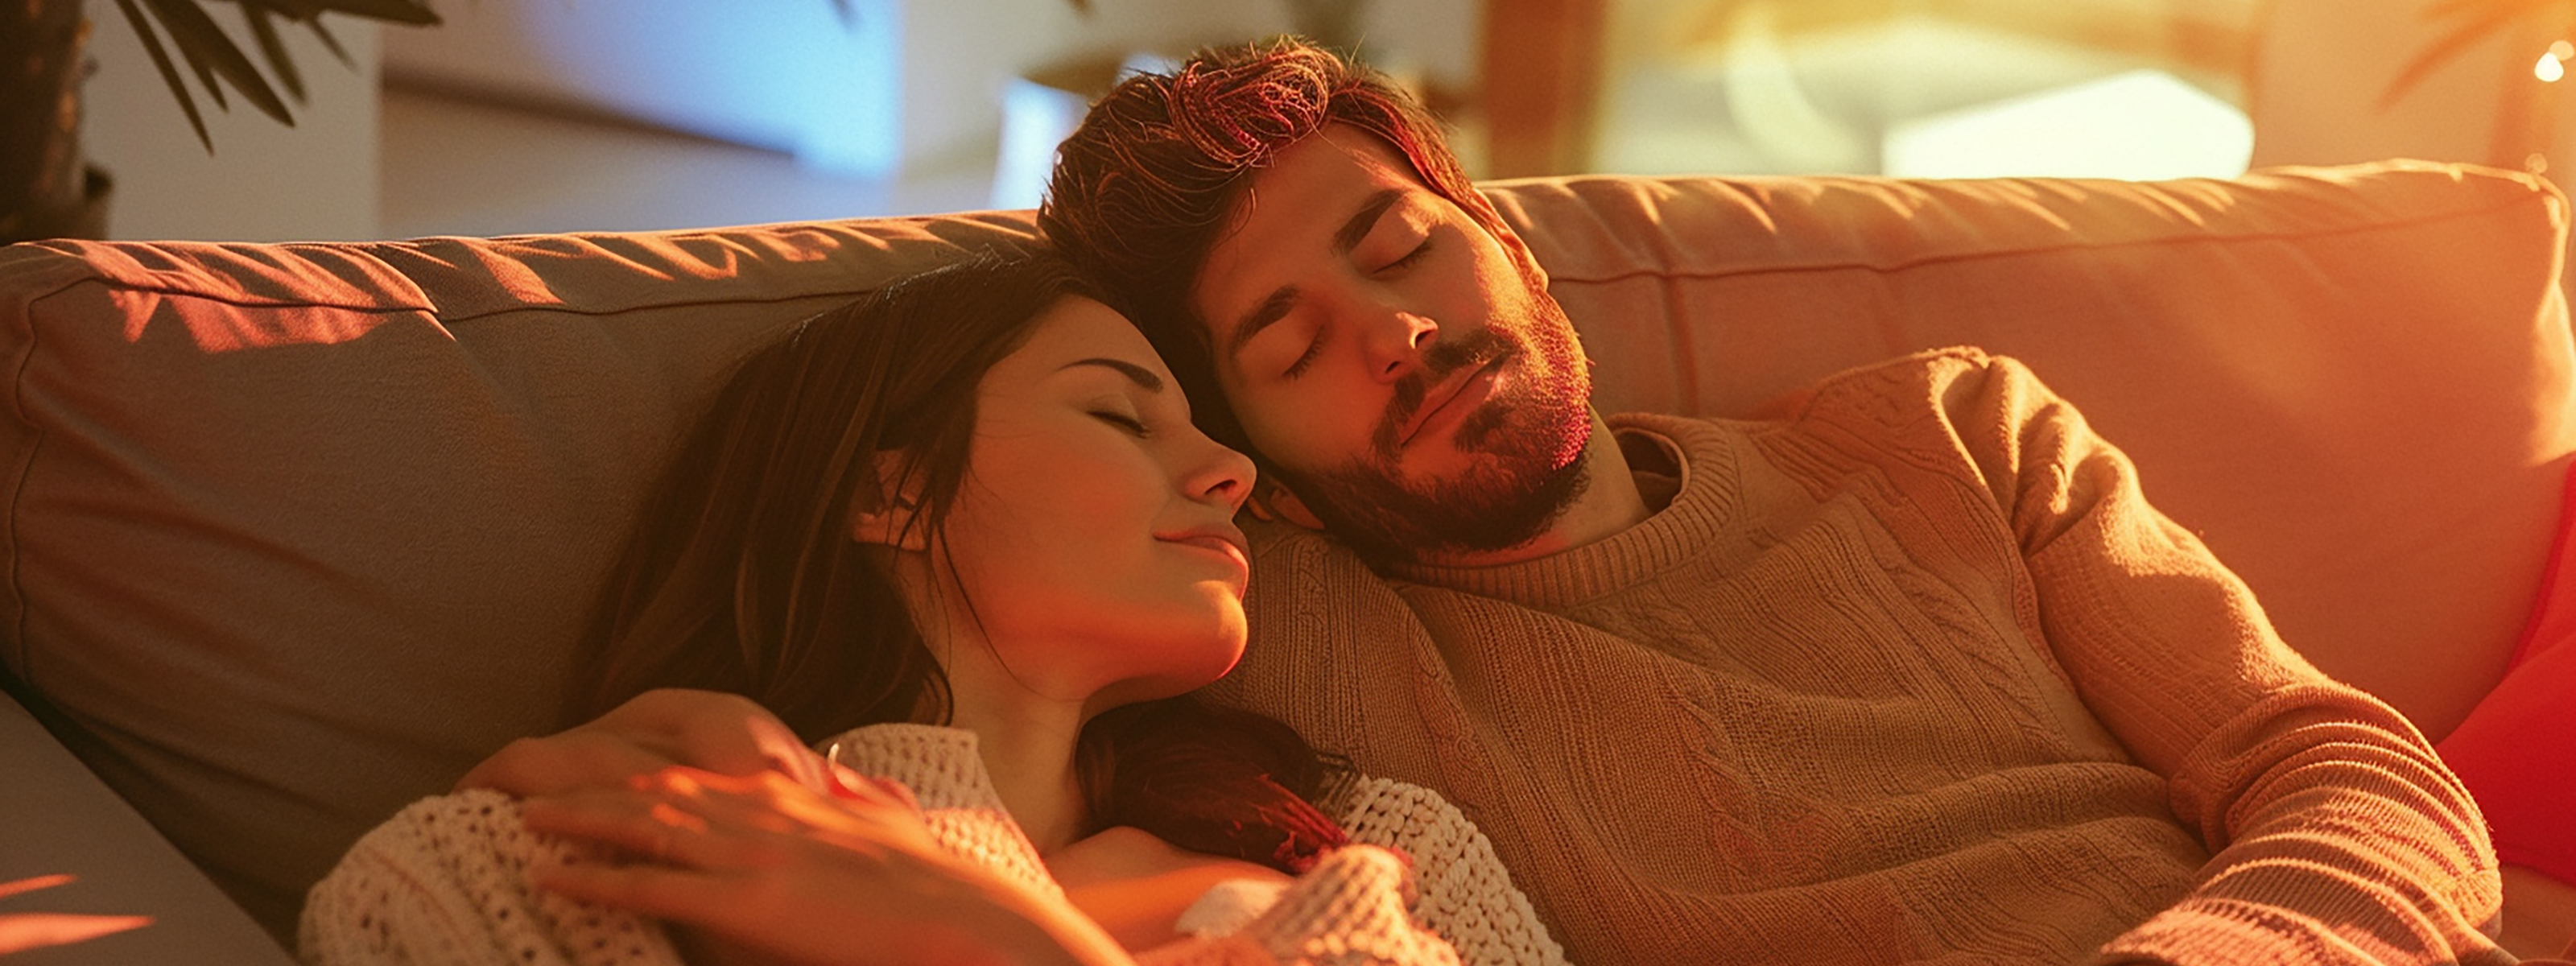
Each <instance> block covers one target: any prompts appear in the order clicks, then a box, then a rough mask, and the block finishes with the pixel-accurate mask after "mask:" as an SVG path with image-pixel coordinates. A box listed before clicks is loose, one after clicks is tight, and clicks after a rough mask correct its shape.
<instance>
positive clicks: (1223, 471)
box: [1189, 439, 1258, 511]
mask: <svg viewBox="0 0 2576 966" xmlns="http://www.w3.org/2000/svg"><path fill="white" fill-rule="evenodd" d="M1207 445H1208V455H1207V457H1206V458H1205V459H1204V460H1203V461H1202V462H1201V465H1200V469H1199V471H1198V472H1197V473H1196V474H1193V475H1194V477H1195V478H1194V479H1192V480H1191V481H1190V482H1189V488H1190V492H1191V493H1192V494H1194V495H1195V496H1196V497H1197V498H1198V499H1201V500H1205V501H1208V502H1212V503H1213V502H1222V503H1224V504H1225V507H1226V509H1227V510H1229V511H1232V510H1241V509H1243V501H1245V500H1248V499H1251V498H1252V480H1253V477H1254V476H1255V475H1256V473H1257V472H1258V471H1257V470H1255V469H1253V466H1252V457H1249V456H1245V455H1243V454H1242V453H1239V452H1236V451H1235V450H1234V449H1233V448H1232V447H1229V446H1226V445H1224V444H1222V443H1219V442H1217V441H1215V440H1213V439H1211V440H1208V441H1207Z"/></svg>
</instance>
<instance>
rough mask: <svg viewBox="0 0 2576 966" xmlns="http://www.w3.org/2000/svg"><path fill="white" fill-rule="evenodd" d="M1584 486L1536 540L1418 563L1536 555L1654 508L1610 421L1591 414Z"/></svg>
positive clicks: (1627, 523) (1592, 539)
mask: <svg viewBox="0 0 2576 966" xmlns="http://www.w3.org/2000/svg"><path fill="white" fill-rule="evenodd" d="M1577 459H1580V460H1582V461H1583V474H1584V485H1583V489H1582V491H1581V492H1580V493H1578V494H1577V495H1576V496H1575V498H1574V504H1573V505H1572V506H1568V507H1566V508H1565V512H1564V513H1563V514H1562V515H1559V516H1558V517H1557V518H1556V522H1555V523H1551V524H1549V525H1548V528H1547V531H1546V532H1544V533H1541V534H1539V535H1538V537H1537V538H1536V539H1533V540H1531V541H1530V542H1528V543H1524V544H1521V545H1519V546H1515V547H1506V548H1504V549H1501V550H1488V551H1479V552H1473V553H1449V554H1438V555H1426V556H1425V557H1424V558H1423V559H1422V561H1421V562H1422V563H1426V564H1431V565H1433V566H1439V567H1494V566H1500V565H1503V564H1514V563H1520V562H1523V561H1527V560H1536V559H1538V558H1540V557H1546V556H1552V555H1555V554H1560V553H1564V552H1565V551H1568V550H1572V549H1574V548H1576V547H1580V546H1584V545H1586V544H1591V543H1596V542H1599V541H1602V540H1607V539H1609V538H1610V537H1613V536H1616V535H1618V534H1620V533H1622V532H1624V531H1626V530H1627V529H1628V528H1629V527H1633V526H1636V525H1637V524H1640V523H1644V522H1646V518H1647V517H1650V516H1653V515H1654V509H1653V508H1652V507H1649V506H1647V505H1646V498H1645V496H1644V495H1643V494H1642V493H1640V492H1639V491H1638V489H1637V477H1636V474H1635V473H1633V472H1631V471H1630V470H1629V469H1628V458H1627V456H1626V455H1624V454H1622V453H1621V452H1620V451H1619V441H1618V439H1617V438H1616V437H1614V436H1612V435H1611V433H1610V424H1609V423H1607V422H1605V421H1603V420H1602V418H1601V413H1600V412H1599V411H1597V410H1595V411H1593V413H1592V438H1591V439H1590V440H1589V441H1587V442H1585V443H1584V444H1583V455H1582V456H1580V457H1577Z"/></svg>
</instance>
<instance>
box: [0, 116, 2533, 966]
mask: <svg viewBox="0 0 2576 966" xmlns="http://www.w3.org/2000/svg"><path fill="white" fill-rule="evenodd" d="M1493 194H1494V195H1495V196H1496V198H1497V201H1498V202H1499V203H1500V205H1501V208H1502V210H1503V211H1504V212H1505V214H1506V216H1507V217H1510V218H1512V219H1514V221H1515V223H1516V224H1518V225H1520V226H1522V229H1523V233H1524V234H1525V235H1526V236H1527V237H1528V238H1529V240H1530V242H1531V244H1532V246H1533V248H1534V249H1535V250H1536V251H1538V253H1539V257H1540V259H1541V261H1542V263H1543V264H1545V265H1546V266H1547V267H1548V268H1549V270H1550V271H1551V273H1552V275H1553V278H1554V285H1553V288H1554V290H1555V291H1556V292H1557V294H1558V296H1559V297H1560V298H1561V299H1562V300H1563V301H1564V302H1565V303H1566V305H1567V308H1568V311H1569V312H1570V313H1571V314H1572V315H1573V317H1574V319H1575V320H1576V322H1577V324H1578V326H1580V327H1581V328H1582V329H1583V331H1584V335H1585V339H1586V343H1587V345H1588V346H1589V348H1590V349H1591V351H1592V353H1593V355H1594V356H1595V358H1596V359H1597V360H1598V361H1599V363H1600V367H1601V368H1600V374H1599V379H1598V384H1599V386H1600V393H1601V398H1600V402H1601V404H1602V408H1604V409H1607V410H1620V409H1632V408H1640V409H1660V410H1669V411H1676V412H1686V413H1706V414H1744V413H1749V412H1753V411H1756V410H1758V409H1760V408H1761V407H1762V406H1763V405H1764V404H1765V403H1766V401H1769V400H1773V399H1775V398H1777V397H1778V396H1780V395H1781V394H1783V393H1786V392H1789V391H1791V390H1793V389H1794V388H1795V387H1797V386H1799V385H1801V384H1803V383H1805V382H1807V381H1810V380H1812V379H1813V378H1814V377H1816V376H1820V375H1823V374H1826V373H1828V372H1831V371H1833V370H1836V369H1840V368H1843V367H1846V366H1849V365H1855V364H1859V363H1863V362H1867V361H1870V360H1873V359H1876V358H1880V357H1883V356H1886V355H1890V354H1894V353H1897V352H1902V351H1906V350H1910V349H1915V348H1922V347H1928V346H1935V345H1945V344H1954V343H1976V344H1983V345H1986V346H1988V347H1990V348H1993V349H1995V350H1996V351H2000V352H2007V353H2012V354H2016V355H2020V356H2023V357H2024V358H2026V359H2028V360H2030V361H2031V362H2032V363H2033V365H2034V366H2035V367H2036V368H2037V370H2038V371H2039V372H2040V373H2041V375H2042V376H2043V377H2045V378H2047V379H2049V380H2050V381H2051V382H2052V383H2053V384H2055V385H2056V386H2057V387H2058V388H2059V389H2060V390H2061V391H2063V392H2065V393H2067V394H2068V395H2070V396H2072V397H2073V398H2075V399H2076V400H2077V401H2078V402H2079V403H2080V404H2081V405H2083V406H2084V407H2085V408H2086V410H2087V411H2088V412H2090V413H2092V414H2093V416H2094V417H2095V419H2096V422H2097V423H2098V424H2099V425H2100V426H2101V427H2102V428H2103V429H2104V430H2105V432H2106V433H2108V434H2109V435H2110V436H2111V437H2112V438H2113V439H2115V440H2117V441H2120V442H2121V443H2122V444H2123V445H2124V446H2125V447H2126V448H2127V449H2128V450H2129V451H2130V452H2132V453H2133V454H2134V455H2135V456H2136V457H2137V458H2138V460H2139V462H2140V464H2141V465H2142V466H2143V467H2145V470H2146V473H2147V480H2148V491H2149V493H2150V494H2151V495H2152V496H2153V497H2154V498H2155V499H2156V500H2158V502H2159V503H2160V504H2163V505H2164V506H2166V507H2167V508H2168V510H2169V511H2170V512H2172V513H2173V514H2174V515H2175V516H2176V517H2177V518H2179V519H2181V520H2183V521H2184V522H2185V523H2186V524H2187V525H2189V526H2191V527H2193V528H2194V529H2196V530H2199V531H2201V532H2202V533H2203V534H2204V535H2205V536H2206V537H2207V539H2208V540H2209V542H2210V543H2211V544H2212V545H2213V546H2215V547H2217V548H2218V549H2219V551H2220V552H2221V553H2222V554H2223V555H2226V556H2227V558H2228V559H2229V560H2230V561H2231V562H2233V563H2235V564H2237V565H2238V566H2239V568H2240V569H2241V570H2243V571H2244V572H2245V573H2246V574H2247V576H2248V578H2249V579H2250V580H2251V581H2252V582H2253V583H2254V585H2255V587H2256V588H2257V590H2258V591H2259V592H2260V593H2261V594H2262V595H2263V597H2264V599H2265V601H2266V602H2267V604H2268V606H2270V607H2271V608H2272V609H2273V610H2274V612H2275V614H2276V615H2277V616H2278V618H2279V620H2280V623H2281V624H2282V626H2283V628H2284V630H2285V631H2286V632H2287V633H2289V634H2290V639H2291V640H2292V641H2293V642H2296V643H2300V644H2302V645H2303V646H2309V647H2310V649H2311V653H2312V654H2315V655H2317V657H2318V661H2319V663H2320V664H2322V665H2325V666H2327V667H2328V668H2329V670H2339V669H2338V663H2339V662H2341V663H2343V664H2344V665H2346V666H2347V667H2346V669H2342V670H2341V673H2346V674H2347V676H2349V677H2353V678H2354V679H2355V680H2362V681H2364V683H2365V684H2367V683H2368V682H2367V681H2366V680H2364V678H2365V675H2364V674H2363V673H2361V672H2363V671H2366V670H2367V668H2366V667H2364V665H2365V664H2366V663H2367V662H2366V661H2363V660H2362V658H2370V659H2374V660H2375V659H2377V658H2379V657H2385V656H2387V655H2392V654H2394V655H2399V656H2401V657H2403V656H2409V655H2427V654H2443V655H2451V654H2454V653H2456V654H2458V655H2462V657H2461V659H2460V660H2458V661H2455V662H2453V663H2459V664H2462V665H2464V666H2470V665H2475V664H2477V663H2478V661H2480V660H2483V658H2482V657H2480V656H2479V655H2481V654H2483V653H2484V652H2483V651H2482V650H2481V649H2483V648H2486V647H2488V646H2489V644H2490V640H2489V639H2490V638H2492V639H2493V641H2492V643H2493V646H2494V647H2495V648H2497V649H2498V660H2500V659H2501V649H2502V648H2504V647H2509V646H2510V644H2511V638H2512V630H2513V627H2512V626H2511V625H2513V624H2514V623H2515V622H2516V621H2518V620H2519V618H2520V614H2521V611H2522V609H2523V608H2524V607H2525V606H2527V602H2528V600H2529V596H2530V592H2531V589H2532V585H2533V583H2534V582H2535V581H2536V580H2537V576H2538V569H2539V567H2540V556H2541V554H2542V553H2544V552H2545V549H2546V545H2547V534H2546V530H2547V524H2548V523H2549V522H2550V520H2551V519H2552V515H2553V513H2554V502H2553V499H2554V494H2555V490H2554V489H2553V487H2554V480H2553V479H2550V478H2548V477H2549V474H2550V472H2551V471H2552V470H2553V469H2554V461H2557V460H2559V459H2561V458H2562V457H2563V456H2564V455H2565V454H2566V453H2568V452H2569V451H2570V450H2571V449H2576V440H2571V438H2570V428H2569V425H2568V419H2567V411H2568V404H2569V393H2570V386H2569V369H2570V361H2569V349H2568V334H2567V329H2566V318H2565V311H2564V306H2563V303H2562V302H2561V301H2560V300H2559V299H2558V298H2557V295H2556V289H2555V286H2554V279H2555V278H2556V272H2557V267H2558V266H2557V251H2558V248H2557V246H2558V245H2559V243H2560V232H2561V231H2562V227H2563V203H2562V202H2561V201H2560V200H2559V199H2558V197H2557V196H2556V195H2555V194H2554V193H2553V192H2551V191H2550V190H2549V189H2547V187H2546V186H2545V185H2543V184H2541V183H2539V182H2537V181H2535V180H2534V179H2529V178H2524V177H2521V176H2517V175H2510V174H2503V173H2495V172H2485V171H2478V170H2472V169H2461V168H2448V167H2429V166H2407V165H2400V166H2381V167H2372V168H2362V169H2350V170H2337V171H2321V172H2289V173H2280V174H2273V175H2265V176H2259V177H2255V178H2251V179H2248V180H2246V181H2243V182H2238V183H2227V182H2180V183H2171V184H2161V185H2132V184H2122V183H2114V182H2065V181H1998V182H1956V183H1942V182H1890V181H1878V180H1868V179H1642V178H1574V179H1553V180H1541V181H1528V182H1516V183H1505V184H1500V185H1496V186H1493ZM1027 224H1028V219H1027V217H1026V213H1005V214H984V215H972V216H952V217H946V218H931V219H899V220H882V221H860V222H834V223H812V224H796V225H780V226H766V227H755V228H743V229H727V230H716V231H703V232H678V233H659V234H633V235H606V236H536V237H526V238H514V239H497V240H470V239H432V240H425V241H419V242H409V243H381V244H341V245H196V244H141V243H92V244H81V243H46V244H43V245H32V246H16V247H12V248H8V249H0V378H5V379H6V380H7V381H8V390H9V392H8V401H9V405H8V409H7V410H6V412H5V413H0V496H5V497H6V506H7V508H8V512H7V513H6V515H5V516H0V528H5V529H0V549H5V550H6V552H5V553H0V568H5V575H6V577H7V578H8V580H7V581H6V583H5V584H0V633H5V635H6V637H5V640H0V658H5V661H6V664H7V667H8V669H9V670H10V671H12V672H13V673H15V674H17V675H18V676H20V678H21V679H22V680H24V681H26V682H28V683H30V684H32V685H33V686H34V687H35V688H36V689H37V690H38V691H39V692H40V693H41V694H42V695H43V696H44V697H45V698H46V699H47V700H48V701H50V702H51V703H52V704H53V705H54V706H55V707H56V708H58V709H59V710H60V711H61V712H62V718H61V723H63V724H64V725H65V726H66V727H67V728H68V729H69V730H70V732H71V734H70V736H69V738H70V741H71V743H72V744H73V745H74V748H75V750H76V751H77V752H79V753H80V754H81V755H82V756H83V757H84V758H85V759H87V760H88V761H89V762H90V764H91V765H92V767H94V768H95V769H97V770H98V771H99V772H100V774H101V775H102V776H103V777H105V778H106V779H107V780H108V781H109V782H110V783H111V784H113V785H114V786H115V787H117V788H118V789H119V790H120V791H121V792H122V793H124V794H125V795H126V796H127V797H128V798H129V799H132V800H133V801H134V802H135V803H136V805H137V806H138V807H139V808H141V809H142V810H143V811H144V813H145V814H146V816H147V817H149V818H151V819H152V820H153V821H154V822H155V824H157V825H158V826H159V827H160V828H162V829H163V830H164V831H165V832H166V833H168V834H169V835H170V836H171V837H172V839H173V840H174V841H176V842H177V843H178V844H179V845H180V847H181V848H182V849H183V850H185V851H187V852H188V853H189V854H190V855H191V856H192V857H193V858H195V859H196V860H198V861H199V862H200V863H201V864H203V865H205V866H206V867H207V868H208V870H209V871H210V872H212V873H213V874H214V875H215V877H216V878H217V880H218V881H219V882H221V883H222V884H224V885H225V886H226V888H228V889H229V890H231V891H232V892H233V893H234V894H235V895H236V896H237V897H238V898H240V899H242V900H243V902H244V904H245V905H246V906H248V907H250V908H251V909H252V911H253V912H254V913H255V914H256V915H258V916H259V917H261V918H262V919H263V920H264V921H266V922H268V923H269V924H270V925H271V926H272V928H276V929H280V930H283V929H286V928H291V923H292V919H293V915H294V910H295V906H296V904H297V903H298V902H299V901H300V898H301V893H302V890H303V888H304V887H305V886H306V885H307V884H309V883H310V882H311V881H313V880H314V879H315V878H317V877H318V876H319V875H320V874H321V873H322V872H323V871H324V870H326V869H327V868H328V866H329V865H330V863H331V862H332V861H333V860H334V859H335V858H336V857H337V855H338V854H339V852H340V851H341V850H342V849H344V848H345V847H346V845H347V843H348V842H350V841H351V840H353V839H354V838H355V837H356V835H357V834H358V833H359V832H361V831H363V830H364V829H365V828H367V827H369V826H370V825H372V824H373V823H375V822H376V821H378V820H380V819H382V818H383V817H384V816H386V815H389V814H391V813H392V812H393V811H394V810H395V809H396V808H397V807H398V806H400V805H401V804H402V803H404V802H405V801H408V800H409V799H411V798H413V797H416V796H418V795H421V794H425V793H429V792H433V791H438V790H441V789H443V788H444V787H445V785H446V784H447V783H448V782H450V781H452V780H453V779H454V778H455V777H456V775H458V774H459V773H461V772H462V771H463V770H464V769H465V768H466V767H468V766H469V765H471V764H472V763H473V762H474V761H476V760H478V759H479V758H480V757H481V756H483V755H484V754H487V753H488V752H489V751H491V750H492V749H493V748H495V747H497V746H498V745H500V744H501V743H503V742H505V741H506V740H508V739H510V738H512V737H516V736H519V735H523V734H528V733H533V732H536V731H541V730H545V729H547V728H548V727H550V726H551V725H552V724H553V723H554V720H555V718H556V716H557V705H556V695H557V694H558V693H559V691H560V689H561V686H562V680H561V679H562V675H563V668H564V659H565V656H566V651H567V649H568V647H569V643H570V641H571V640H572V637H573V635H574V633H575V631H576V628H577V627H578V626H579V624H580V622H581V620H582V617H583V613H584V611H585V610H586V609H587V607H588V606H589V603H590V598H591V595H592V593H593V590H594V588H595V586H596V584H597V582H598V580H599V578H600V576H601V575H602V573H603V572H604V570H605V568H606V567H607V565H608V563H609V560H610V558H611V557H612V556H613V555H614V553H615V551H616V549H617V545H618V542H619V541H620V539H621V538H622V535H623V533H624V531H625V529H626V526H627V523H628V520H629V519H630V517H631V515H632V513H633V512H634V509H635V507H636V505H637V503H638V501H639V499H640V497H641V494H642V491H643V489H644V487H645V486H646V485H647V484H648V482H649V480H650V479H651V478H652V477H653V476H654V475H655V474H656V473H658V472H659V470H660V469H661V463H662V462H663V461H664V460H665V459H667V455H668V453H669V452H670V451H671V448H672V446H673V445H674V444H675V442H676V440H677V439H678V436H679V435H680V433H681V431H682V429H683V427H684V426H685V424H686V423H687V422H688V420H689V419H690V417H691V415H692V414H693V413H694V412H695V410H696V408H697V407H698V406H699V405H701V404H702V401H703V400H704V399H705V398H706V397H707V395H708V394H709V393H711V392H712V390H713V388H714V386H715V385H716V384H717V382H718V381H719V380H720V378H721V376H722V374H723V373H724V371H725V370H726V369H727V367H728V365H729V364H730V362H731V361H732V360H734V359H736V358H739V356H740V355H741V354H742V353H743V352H744V351H746V350H747V349H748V347H749V346H750V345H752V344H754V343H755V342H757V341H758V340H759V339H761V338H763V337H764V336H765V335H766V334H768V333H770V332H773V331H775V330H776V329H777V328H779V327H781V326H784V325H786V324H789V323H791V322H793V321H794V320H795V319H797V318H800V317H802V316H804V315H806V314H810V313H811V312H813V311H816V310H818V309H820V308H823V307H825V306H827V305H830V304H833V303H835V302H837V301H839V300H842V299H846V298H848V297H850V296H851V295H853V294H855V293H858V292H860V291H864V290H866V289H868V288H872V287H874V286H876V285H879V284H881V283H883V282H884V281H886V280H887V279H890V278H893V277H895V276H897V275H900V274H903V273H907V272H910V271H915V270H919V269H921V268H925V267H928V266H930V265H933V264H937V263H940V262H942V261H945V260H948V259H952V258H955V257H957V256H958V255H959V254H960V253H961V252H964V251H968V250H972V249H976V248H981V247H987V246H1001V245H1011V244H1016V243H1019V242H1020V241H1022V240H1023V239H1024V238H1025V233H1026V226H1027ZM1255 646H1258V642H1257V640H1256V642H1255ZM2336 655H2347V656H2351V657H2352V658H2353V660H2350V661H2346V660H2345V659H2344V658H2343V657H2338V656H2336ZM2416 663H2418V664H2424V663H2437V662H2422V661H2418V662H2416ZM2396 670H2397V671H2398V672H2399V673H2398V674H2395V675H2384V677H2388V678H2390V679H2391V680H2390V681H2389V682H2385V683H2387V685H2388V687H2389V688H2390V689H2392V690H2391V691H2390V693H2391V694H2392V695H2395V694H2397V693H2399V692H2402V691H2403V690H2404V685H2405V683H2406V682H2405V681H2403V680H2398V679H2399V678H2402V677H2404V676H2405V675H2406V674H2409V673H2418V670H2417V669H2410V668H2408V667H2405V666H2400V667H2398V668H2396ZM2474 673H2475V672H2474V670H2473V671H2472V672H2471V673H2470V674H2469V676H2472V677H2473V676H2474ZM2478 686H2480V687H2482V686H2483V684H2479V685H2478ZM2427 693H2432V691H2431V690H2429V689H2428V691H2427ZM2402 703H2403V702H2401V704H2402ZM2419 703H2421V704H2423V705H2424V706H2425V707H2434V706H2435V705H2434V704H2432V703H2425V702H2419Z"/></svg>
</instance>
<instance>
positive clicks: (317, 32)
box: [304, 17, 358, 70]
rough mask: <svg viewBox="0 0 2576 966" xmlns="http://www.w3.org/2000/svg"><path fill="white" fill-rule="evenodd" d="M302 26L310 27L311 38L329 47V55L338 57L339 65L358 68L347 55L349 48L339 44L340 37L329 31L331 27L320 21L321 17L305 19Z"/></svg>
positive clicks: (354, 61) (356, 63)
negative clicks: (311, 31)
mask: <svg viewBox="0 0 2576 966" xmlns="http://www.w3.org/2000/svg"><path fill="white" fill-rule="evenodd" d="M304 26H306V27H309V28H312V30H313V39H315V40H319V41H321V42H322V46H324V47H326V48H329V49H330V51H331V56H333V57H337V58H339V59H340V66H342V67H346V68H348V69H350V70H357V69H358V61H357V60H356V58H353V57H350V56H349V48H347V47H342V46H340V38H339V37H337V36H334V35H333V34H332V33H331V28H330V27H329V26H328V25H326V24H324V23H323V22H322V18H320V17H315V18H313V19H311V20H307V21H305V22H304Z"/></svg>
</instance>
